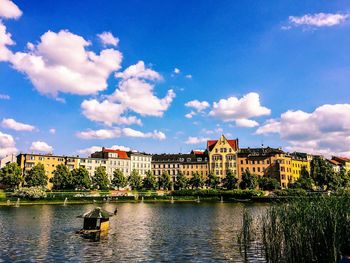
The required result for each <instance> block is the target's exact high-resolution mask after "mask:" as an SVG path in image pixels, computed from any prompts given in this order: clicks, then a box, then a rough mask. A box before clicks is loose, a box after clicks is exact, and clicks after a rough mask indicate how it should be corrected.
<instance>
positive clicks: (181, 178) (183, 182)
mask: <svg viewBox="0 0 350 263" xmlns="http://www.w3.org/2000/svg"><path fill="white" fill-rule="evenodd" d="M187 185H188V179H187V178H186V176H185V175H184V174H183V173H182V172H179V173H178V175H177V176H176V182H175V187H176V188H177V189H185V188H186V187H187Z"/></svg>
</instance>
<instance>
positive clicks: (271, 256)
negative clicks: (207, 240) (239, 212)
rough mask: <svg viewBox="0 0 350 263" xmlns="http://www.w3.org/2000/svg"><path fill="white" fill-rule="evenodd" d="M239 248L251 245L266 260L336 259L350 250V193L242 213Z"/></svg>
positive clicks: (294, 201)
mask: <svg viewBox="0 0 350 263" xmlns="http://www.w3.org/2000/svg"><path fill="white" fill-rule="evenodd" d="M239 243H240V246H241V251H242V254H243V255H244V256H246V257H247V252H248V251H249V250H251V249H253V248H252V246H255V249H259V250H261V253H262V254H263V255H264V257H265V259H266V261H267V262H291V263H294V262H327V263H328V262H329V263H330V262H339V259H340V257H341V254H342V252H343V253H345V251H346V250H347V253H350V251H349V249H350V247H349V245H350V195H339V196H330V197H328V196H323V197H316V198H302V199H297V200H292V201H290V202H288V203H284V204H278V205H277V204H275V205H272V206H271V207H270V208H269V209H268V210H267V211H266V213H265V214H263V215H262V216H260V217H258V218H253V217H252V215H250V214H249V213H248V212H245V213H244V216H243V226H242V232H241V235H240V237H239Z"/></svg>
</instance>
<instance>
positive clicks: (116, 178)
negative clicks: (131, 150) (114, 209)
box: [112, 169, 128, 190]
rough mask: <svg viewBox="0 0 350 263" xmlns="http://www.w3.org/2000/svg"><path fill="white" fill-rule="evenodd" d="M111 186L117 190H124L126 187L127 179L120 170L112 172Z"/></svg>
mask: <svg viewBox="0 0 350 263" xmlns="http://www.w3.org/2000/svg"><path fill="white" fill-rule="evenodd" d="M112 185H113V186H115V187H117V188H118V190H119V188H124V187H125V186H127V185H128V179H127V178H126V177H125V176H124V174H123V172H122V171H121V170H120V169H116V170H114V171H113V179H112Z"/></svg>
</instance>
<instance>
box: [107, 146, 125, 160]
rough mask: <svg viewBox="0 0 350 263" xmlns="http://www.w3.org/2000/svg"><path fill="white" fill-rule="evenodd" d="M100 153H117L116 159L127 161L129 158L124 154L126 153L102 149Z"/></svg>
mask: <svg viewBox="0 0 350 263" xmlns="http://www.w3.org/2000/svg"><path fill="white" fill-rule="evenodd" d="M102 152H105V153H117V154H118V157H119V158H120V159H129V156H128V154H127V153H126V151H122V150H114V149H106V148H103V149H102Z"/></svg>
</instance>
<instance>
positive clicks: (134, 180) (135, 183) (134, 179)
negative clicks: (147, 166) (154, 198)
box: [128, 170, 142, 190]
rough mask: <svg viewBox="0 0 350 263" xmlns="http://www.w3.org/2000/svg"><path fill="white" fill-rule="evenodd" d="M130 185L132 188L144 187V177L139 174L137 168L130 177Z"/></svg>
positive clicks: (139, 188)
mask: <svg viewBox="0 0 350 263" xmlns="http://www.w3.org/2000/svg"><path fill="white" fill-rule="evenodd" d="M128 182H129V185H130V187H131V189H132V190H141V189H142V178H141V176H140V175H139V172H138V171H136V170H132V172H131V174H130V176H129V178H128Z"/></svg>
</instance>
